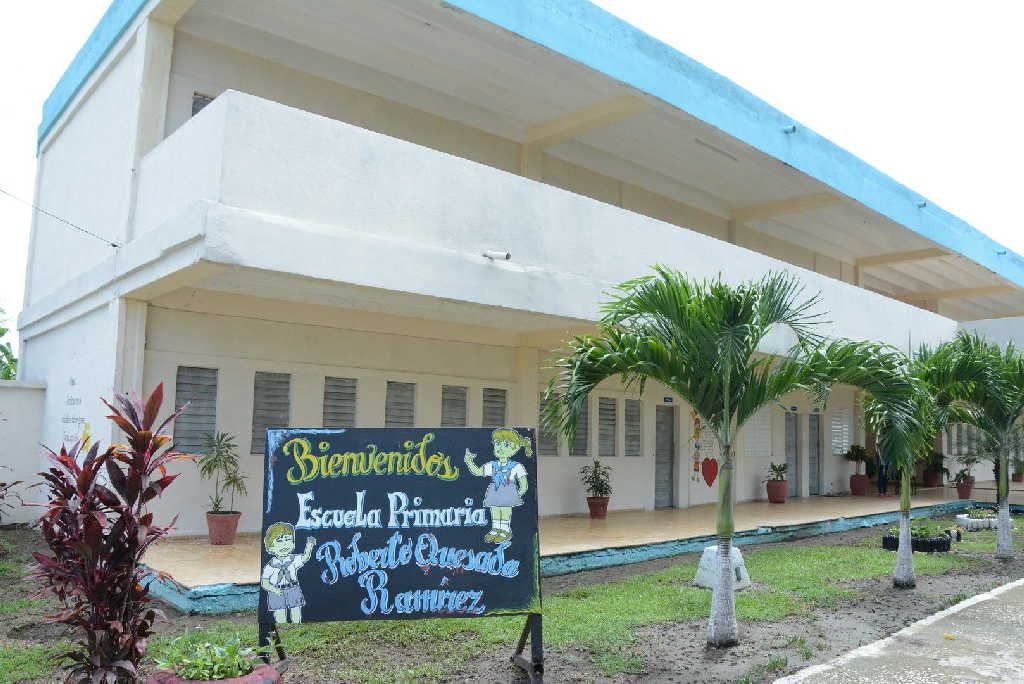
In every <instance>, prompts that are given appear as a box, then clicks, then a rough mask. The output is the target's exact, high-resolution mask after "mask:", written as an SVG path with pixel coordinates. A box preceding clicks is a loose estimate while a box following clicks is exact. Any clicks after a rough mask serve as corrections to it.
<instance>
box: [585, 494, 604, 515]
mask: <svg viewBox="0 0 1024 684" xmlns="http://www.w3.org/2000/svg"><path fill="white" fill-rule="evenodd" d="M587 507H588V508H590V517H591V518H606V517H608V497H607V496H588V497H587Z"/></svg>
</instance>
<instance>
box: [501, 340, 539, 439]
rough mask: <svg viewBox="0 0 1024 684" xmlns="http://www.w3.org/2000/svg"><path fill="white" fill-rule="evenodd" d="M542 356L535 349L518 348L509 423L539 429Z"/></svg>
mask: <svg viewBox="0 0 1024 684" xmlns="http://www.w3.org/2000/svg"><path fill="white" fill-rule="evenodd" d="M539 357H540V355H539V354H538V353H537V350H536V349H534V348H533V347H516V357H515V374H516V376H515V387H514V388H513V390H512V396H511V407H512V408H511V411H510V412H509V421H510V422H511V423H512V425H515V426H519V427H532V428H534V429H536V428H538V427H539V426H538V415H539V413H540V358H539Z"/></svg>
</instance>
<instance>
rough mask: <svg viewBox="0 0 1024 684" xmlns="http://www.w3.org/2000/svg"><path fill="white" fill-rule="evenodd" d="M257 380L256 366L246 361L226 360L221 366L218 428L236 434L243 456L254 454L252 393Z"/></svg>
mask: <svg viewBox="0 0 1024 684" xmlns="http://www.w3.org/2000/svg"><path fill="white" fill-rule="evenodd" d="M255 380H256V369H255V368H253V367H252V366H249V365H247V364H246V363H244V362H242V363H237V362H236V363H224V364H222V365H221V366H220V367H219V368H218V369H217V429H218V430H225V431H227V432H230V433H232V434H233V435H235V437H236V438H237V440H238V452H239V453H240V454H242V455H243V457H244V456H245V455H247V454H250V453H252V448H251V447H252V396H253V384H254V382H255ZM242 460H243V461H245V460H246V459H245V458H243V459H242ZM261 462H262V460H261Z"/></svg>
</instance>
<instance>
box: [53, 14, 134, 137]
mask: <svg viewBox="0 0 1024 684" xmlns="http://www.w3.org/2000/svg"><path fill="white" fill-rule="evenodd" d="M145 4H146V0H114V2H113V3H111V5H110V7H108V8H107V11H106V12H104V14H103V16H102V17H101V18H100V21H99V23H98V24H96V28H94V29H93V30H92V33H90V34H89V38H88V39H87V40H86V41H85V45H83V46H82V49H81V50H79V51H78V54H77V55H75V58H74V59H73V60H71V64H70V65H69V66H68V68H67V69H65V71H64V75H63V76H61V77H60V80H59V81H57V85H56V87H54V89H53V92H51V93H50V96H49V97H48V98H46V102H44V103H43V120H42V121H41V122H40V123H39V130H38V133H37V136H36V144H37V145H38V146H42V144H43V140H45V139H46V135H47V134H48V133H49V132H50V129H52V128H53V125H54V124H55V123H57V119H59V118H60V116H61V114H63V113H64V110H66V109H67V108H68V105H69V104H71V101H72V100H73V99H74V98H75V95H77V94H78V91H79V90H81V89H82V86H83V85H84V84H85V82H86V81H87V80H88V78H89V76H91V75H92V72H93V71H95V70H96V67H98V66H99V65H100V62H102V61H103V58H104V57H106V56H107V53H108V52H110V50H111V48H113V47H114V45H116V44H117V41H118V39H119V38H120V37H121V35H122V34H123V33H124V32H125V29H127V28H128V27H129V26H130V25H131V23H132V22H133V21H134V20H135V17H137V16H138V14H139V12H140V11H141V10H142V8H143V6H144V5H145Z"/></svg>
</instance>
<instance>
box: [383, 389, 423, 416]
mask: <svg viewBox="0 0 1024 684" xmlns="http://www.w3.org/2000/svg"><path fill="white" fill-rule="evenodd" d="M415 402H416V383H414V382H394V381H392V380H388V389H387V395H386V396H385V397H384V427H412V426H413V425H414V424H415V420H416V409H415Z"/></svg>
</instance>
